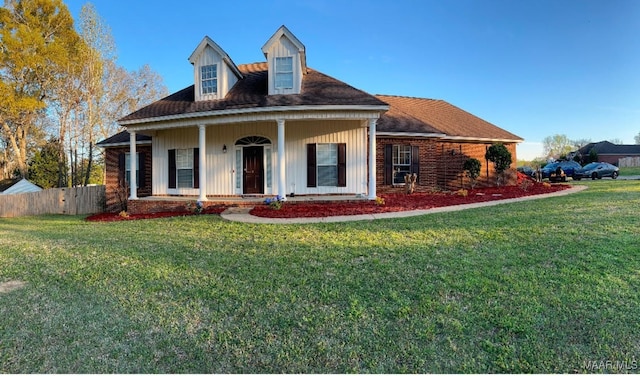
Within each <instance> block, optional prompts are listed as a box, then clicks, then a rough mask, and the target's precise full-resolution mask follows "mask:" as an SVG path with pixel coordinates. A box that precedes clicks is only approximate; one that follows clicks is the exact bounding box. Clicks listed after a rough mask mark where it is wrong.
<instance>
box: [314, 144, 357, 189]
mask: <svg viewBox="0 0 640 376" xmlns="http://www.w3.org/2000/svg"><path fill="white" fill-rule="evenodd" d="M346 186H347V144H343V143H340V144H307V187H346Z"/></svg>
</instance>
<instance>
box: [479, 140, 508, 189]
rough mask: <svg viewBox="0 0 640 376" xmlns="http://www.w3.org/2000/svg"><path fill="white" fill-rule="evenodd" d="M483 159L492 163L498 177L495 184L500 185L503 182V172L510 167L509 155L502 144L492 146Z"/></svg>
mask: <svg viewBox="0 0 640 376" xmlns="http://www.w3.org/2000/svg"><path fill="white" fill-rule="evenodd" d="M484 157H485V158H486V159H487V160H489V161H491V162H493V166H494V168H495V170H496V174H497V175H498V177H497V181H496V183H497V184H498V185H502V183H503V182H504V172H505V170H507V169H508V168H509V166H511V162H512V160H511V153H510V152H509V150H508V149H507V147H506V146H504V145H503V144H493V145H491V146H490V147H489V149H487V152H486V153H485V155H484Z"/></svg>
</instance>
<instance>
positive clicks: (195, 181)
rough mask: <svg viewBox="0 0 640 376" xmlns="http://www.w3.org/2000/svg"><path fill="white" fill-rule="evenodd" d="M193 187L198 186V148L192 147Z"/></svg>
mask: <svg viewBox="0 0 640 376" xmlns="http://www.w3.org/2000/svg"><path fill="white" fill-rule="evenodd" d="M193 188H200V148H193Z"/></svg>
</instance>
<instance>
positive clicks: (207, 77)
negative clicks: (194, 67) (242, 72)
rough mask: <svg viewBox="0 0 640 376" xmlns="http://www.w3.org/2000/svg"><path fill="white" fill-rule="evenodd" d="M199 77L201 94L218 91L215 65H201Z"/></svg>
mask: <svg viewBox="0 0 640 376" xmlns="http://www.w3.org/2000/svg"><path fill="white" fill-rule="evenodd" d="M200 77H201V80H202V85H201V86H200V87H201V88H202V94H203V95H204V94H216V93H217V92H218V69H217V65H216V64H213V65H203V66H202V67H200Z"/></svg>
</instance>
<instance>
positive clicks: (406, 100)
mask: <svg viewBox="0 0 640 376" xmlns="http://www.w3.org/2000/svg"><path fill="white" fill-rule="evenodd" d="M376 98H378V99H380V100H382V101H384V102H386V103H388V104H389V106H390V109H389V111H388V112H387V113H385V114H383V115H382V117H381V118H380V119H379V120H378V124H377V130H378V131H380V132H421V133H440V134H445V135H446V136H449V137H461V138H471V139H492V140H513V141H522V138H520V137H518V136H516V135H514V134H513V133H510V132H507V131H506V130H504V129H502V128H500V127H497V126H495V125H493V124H491V123H489V122H488V121H485V120H483V119H481V118H479V117H477V116H475V115H472V114H470V113H468V112H466V111H464V110H463V109H461V108H458V107H456V106H454V105H452V104H450V103H447V102H445V101H443V100H439V99H425V98H414V97H402V96H391V95H376Z"/></svg>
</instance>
